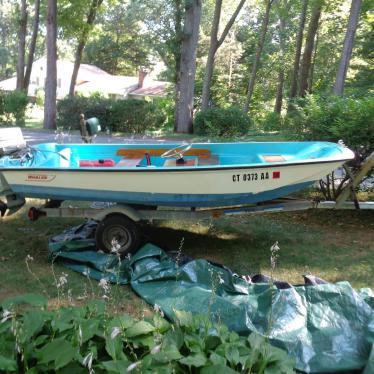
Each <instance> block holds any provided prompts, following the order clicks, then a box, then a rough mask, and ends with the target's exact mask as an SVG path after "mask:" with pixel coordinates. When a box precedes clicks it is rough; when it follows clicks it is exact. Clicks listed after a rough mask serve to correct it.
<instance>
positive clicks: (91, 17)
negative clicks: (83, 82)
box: [69, 0, 103, 96]
mask: <svg viewBox="0 0 374 374" xmlns="http://www.w3.org/2000/svg"><path fill="white" fill-rule="evenodd" d="M102 3H103V0H92V1H91V4H90V8H89V10H88V14H87V20H86V24H85V27H84V28H83V29H82V33H81V35H80V37H79V40H78V45H77V50H76V52H75V61H74V68H73V73H72V75H71V81H70V89H69V95H70V96H74V90H75V83H76V81H77V77H78V71H79V66H80V64H81V60H82V53H83V49H84V47H85V45H86V43H87V39H88V35H89V32H90V30H91V28H92V25H93V23H94V21H95V18H96V14H97V11H98V9H99V8H100V6H101V4H102Z"/></svg>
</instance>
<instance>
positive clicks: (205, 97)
mask: <svg viewBox="0 0 374 374" xmlns="http://www.w3.org/2000/svg"><path fill="white" fill-rule="evenodd" d="M245 1H246V0H241V1H240V2H239V4H238V6H237V7H236V9H235V12H234V13H233V14H232V16H231V18H230V20H229V22H228V23H227V25H226V27H225V29H224V30H223V32H222V35H221V37H220V38H219V40H218V28H219V21H220V18H221V9H222V0H216V5H215V8H214V15H213V24H212V31H211V33H210V46H209V53H208V59H207V62H206V68H205V75H204V82H203V93H202V98H201V110H206V109H207V108H208V106H209V98H210V85H211V82H212V76H213V69H214V59H215V55H216V52H217V50H218V48H219V47H220V46H221V44H222V43H223V42H224V40H225V38H226V36H227V34H228V33H229V31H230V29H231V27H232V25H233V24H234V22H235V20H236V17H237V16H238V14H239V12H240V10H241V9H242V7H243V5H244V3H245Z"/></svg>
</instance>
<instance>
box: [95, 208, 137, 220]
mask: <svg viewBox="0 0 374 374" xmlns="http://www.w3.org/2000/svg"><path fill="white" fill-rule="evenodd" d="M111 214H123V215H124V216H126V217H129V218H130V219H132V220H133V221H134V222H139V221H140V220H141V219H142V216H141V214H140V212H138V211H137V210H136V209H134V208H132V207H130V206H128V205H122V206H115V207H112V208H108V209H105V210H103V211H100V212H98V213H97V214H96V215H95V216H94V217H93V219H94V220H96V221H102V220H103V219H104V218H105V217H107V216H109V215H111Z"/></svg>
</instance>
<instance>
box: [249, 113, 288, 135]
mask: <svg viewBox="0 0 374 374" xmlns="http://www.w3.org/2000/svg"><path fill="white" fill-rule="evenodd" d="M255 122H256V125H257V126H256V127H257V128H258V129H259V130H264V131H279V130H282V128H283V121H282V116H281V115H279V114H278V113H276V112H265V114H264V115H263V116H262V117H259V118H257V120H255Z"/></svg>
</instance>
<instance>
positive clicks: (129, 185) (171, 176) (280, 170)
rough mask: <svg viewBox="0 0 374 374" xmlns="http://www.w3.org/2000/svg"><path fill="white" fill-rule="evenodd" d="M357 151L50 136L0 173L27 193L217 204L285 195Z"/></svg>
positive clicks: (7, 160)
mask: <svg viewBox="0 0 374 374" xmlns="http://www.w3.org/2000/svg"><path fill="white" fill-rule="evenodd" d="M353 157H354V154H353V152H352V151H350V150H349V149H348V148H345V147H343V146H341V145H339V144H334V143H328V142H282V143H277V142H274V143H273V142H272V143H195V144H187V145H181V146H178V145H176V144H167V145H165V144H163V145H160V144H55V143H45V144H39V145H37V146H35V147H27V148H23V149H21V150H19V151H17V152H14V153H13V154H10V155H7V156H3V157H2V158H0V173H2V174H3V176H4V178H5V180H6V182H7V183H8V185H9V186H10V188H11V190H12V191H14V192H15V193H17V194H19V195H21V196H24V197H36V198H43V199H53V200H88V201H108V202H117V203H118V202H119V203H131V204H141V205H154V206H158V205H165V206H185V207H213V206H215V207H217V206H229V205H240V204H248V203H257V202H261V201H267V200H272V199H276V198H279V197H282V196H286V195H288V194H290V193H293V192H295V191H298V190H301V189H303V188H305V187H307V186H309V185H311V184H313V183H314V182H315V181H317V180H319V179H321V178H323V177H325V176H326V175H327V174H328V173H329V172H331V171H333V170H334V169H336V168H337V167H339V166H341V165H342V164H343V163H344V162H345V161H348V160H351V159H352V158H353Z"/></svg>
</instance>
